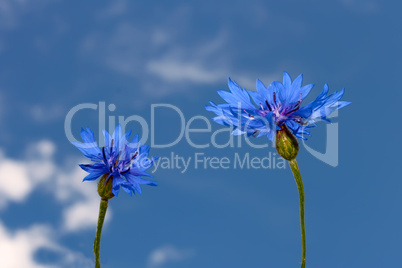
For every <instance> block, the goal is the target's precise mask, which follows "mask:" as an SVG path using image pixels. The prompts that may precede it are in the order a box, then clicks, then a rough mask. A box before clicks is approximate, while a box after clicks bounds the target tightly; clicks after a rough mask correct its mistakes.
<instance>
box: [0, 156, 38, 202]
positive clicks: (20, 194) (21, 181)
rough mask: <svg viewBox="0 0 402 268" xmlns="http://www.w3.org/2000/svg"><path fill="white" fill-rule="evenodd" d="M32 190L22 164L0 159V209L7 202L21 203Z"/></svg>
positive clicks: (25, 168)
mask: <svg viewBox="0 0 402 268" xmlns="http://www.w3.org/2000/svg"><path fill="white" fill-rule="evenodd" d="M32 188H33V183H32V181H31V180H30V179H29V175H28V169H27V167H26V166H25V164H24V163H23V162H19V161H14V160H8V159H4V158H2V159H0V208H1V207H5V206H6V204H7V203H8V202H9V201H16V202H21V201H23V200H24V199H25V197H26V196H27V195H28V194H29V193H30V192H31V190H32Z"/></svg>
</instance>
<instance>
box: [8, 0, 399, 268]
mask: <svg viewBox="0 0 402 268" xmlns="http://www.w3.org/2000/svg"><path fill="white" fill-rule="evenodd" d="M401 8H402V6H401V4H400V3H398V2H397V1H381V2H380V1H376V0H372V1H363V0H338V1H325V2H324V1H312V0H307V1H302V2H300V1H249V2H248V3H245V2H243V3H241V2H233V1H198V2H188V1H160V2H149V1H135V2H129V1H121V0H119V1H103V2H101V3H95V2H80V3H78V2H76V3H75V4H74V3H72V2H71V1H61V0H60V1H46V0H41V1H39V0H37V1H11V0H3V1H1V2H0V126H1V129H2V130H1V131H0V142H1V144H0V148H1V151H2V154H3V156H2V158H1V159H0V166H1V163H2V162H3V164H4V163H5V161H8V160H10V161H14V162H18V163H20V164H21V165H24V163H28V162H29V161H31V162H32V156H30V155H29V152H30V151H29V148H31V147H32V146H34V145H35V144H38V143H39V142H40V141H43V140H46V141H47V142H48V143H51V144H53V145H54V147H55V152H54V154H51V156H49V157H50V158H51V159H48V161H51V162H52V163H53V165H54V166H55V168H56V171H55V173H54V174H53V175H51V176H47V177H46V176H45V175H43V176H44V177H46V178H44V179H43V180H41V181H39V182H35V183H34V184H33V186H32V187H31V189H30V191H29V192H27V193H26V194H25V195H24V197H23V198H22V199H21V200H19V201H18V202H17V201H15V200H13V199H7V197H3V198H4V200H6V201H4V202H5V203H6V205H4V206H3V207H1V208H0V221H1V225H2V226H3V227H4V228H6V230H7V231H6V233H9V234H10V237H13V235H15V234H16V233H17V232H19V231H24V230H28V229H30V228H31V227H32V226H35V225H45V226H47V227H46V228H47V230H50V231H51V232H52V235H49V236H48V237H49V239H51V240H52V241H53V242H54V244H55V245H58V246H60V247H62V248H63V249H62V250H59V249H57V247H56V246H47V247H44V248H42V247H37V248H34V249H33V250H32V251H31V255H30V256H31V257H32V260H31V265H32V267H34V266H33V263H36V264H38V265H42V266H43V267H50V266H51V265H56V266H60V267H74V266H77V265H78V266H81V267H85V266H89V267H91V265H92V264H91V262H92V258H93V256H92V254H93V253H92V243H93V238H94V233H95V228H96V227H95V225H94V223H93V221H90V220H89V223H88V225H83V226H78V227H77V228H75V229H74V230H67V229H68V228H67V229H66V228H64V227H63V226H64V225H65V223H64V221H65V218H64V217H63V215H64V214H63V213H65V211H66V210H67V209H68V208H69V207H70V206H71V205H74V204H75V202H78V201H76V200H75V199H74V198H75V197H74V196H75V195H76V194H77V191H79V190H77V189H75V188H74V189H75V190H72V192H71V193H70V195H71V196H69V197H68V198H67V199H66V200H67V201H63V200H61V199H60V198H59V197H58V194H57V193H56V192H57V191H59V190H60V189H59V190H57V189H56V188H57V187H58V186H56V185H57V182H55V180H58V178H59V177H58V175H57V173H61V172H64V173H65V177H71V178H70V179H71V182H69V180H65V181H64V182H65V183H67V184H69V183H72V184H73V183H74V182H72V180H74V181H77V180H79V181H80V180H81V179H82V177H83V176H85V172H82V173H77V174H78V175H77V174H75V175H74V176H72V173H71V170H73V169H76V167H77V163H83V162H85V163H86V162H88V160H85V159H83V158H82V156H81V155H80V153H79V151H78V150H77V149H76V148H75V147H74V146H72V145H71V144H70V143H69V141H68V140H67V138H66V135H65V130H64V120H65V116H66V114H67V112H68V111H69V110H70V109H71V108H72V107H74V106H75V105H77V104H80V103H94V104H98V105H99V102H105V103H106V105H109V104H114V105H115V106H116V110H115V111H107V113H106V116H107V118H106V122H107V124H109V122H110V121H109V117H110V116H111V117H115V118H116V121H117V116H124V117H128V116H131V115H139V116H141V117H144V118H145V119H146V120H148V122H150V121H149V120H150V116H151V108H150V107H151V105H152V104H158V103H168V104H172V105H175V106H176V107H178V108H179V109H180V110H181V111H182V112H183V114H184V115H185V117H186V122H187V121H188V119H190V118H191V117H193V116H197V115H201V116H205V117H208V118H210V117H212V116H213V114H211V113H209V112H207V111H206V110H205V109H204V105H205V104H207V103H208V101H209V100H213V101H214V102H216V103H222V102H223V101H222V100H221V99H220V97H219V96H218V94H217V93H216V91H217V90H219V89H225V90H226V89H227V84H226V82H227V78H228V77H229V76H230V77H231V78H232V79H234V80H235V81H237V82H238V83H239V84H240V85H241V86H243V87H246V88H248V89H254V88H255V86H254V85H255V79H256V78H259V79H261V80H262V81H263V82H264V83H265V84H266V85H268V84H269V83H270V82H271V81H273V80H281V79H282V71H284V70H285V71H287V72H289V73H290V75H291V76H292V78H295V77H296V76H297V75H299V74H300V73H303V75H304V84H307V83H315V87H314V88H313V90H312V92H311V93H310V95H311V96H309V97H308V100H312V99H313V98H314V97H315V95H317V94H318V93H319V92H320V91H321V89H322V87H323V85H324V84H325V83H328V84H329V88H330V92H333V91H335V90H340V89H342V88H346V93H345V95H344V98H343V100H346V101H351V102H352V105H350V106H348V107H346V108H344V109H342V110H341V111H340V112H339V116H338V117H337V118H335V119H334V122H336V123H339V165H338V166H337V167H332V166H330V165H327V164H325V163H323V162H321V161H320V160H318V159H316V158H315V157H313V156H312V155H311V154H309V153H308V152H307V151H306V150H305V148H304V147H303V146H301V151H300V153H299V156H298V161H299V165H300V168H301V172H302V176H303V179H304V186H305V193H306V228H307V267H311V268H313V267H326V268H331V267H400V266H401V265H402V257H401V256H402V255H401V252H402V245H401V238H402V232H401V226H402V216H401V215H402V212H401V209H400V208H401V205H402V195H401V189H402V188H401V187H402V183H401V180H400V176H398V175H397V174H398V173H397V170H398V168H399V165H400V150H401V148H402V147H401V142H400V139H399V133H400V132H401V130H402V129H401V125H400V122H401V119H400V115H401V112H402V111H401V105H400V102H401V97H402V94H401V92H402V90H401V88H400V84H401V83H400V71H401V68H400V63H401V61H402V57H401V51H400V49H401V45H402V37H401V34H400V32H401V27H400V26H401V23H402V19H401V17H400V10H401ZM161 111H162V110H160V112H158V113H157V114H156V122H155V125H156V133H155V140H156V141H157V142H158V143H163V142H169V141H172V140H174V139H175V137H177V136H178V133H179V131H180V124H179V117H178V115H177V113H175V112H174V111H172V110H167V111H165V112H161ZM112 125H113V122H112ZM197 125H198V126H199V127H204V126H205V123H202V122H201V121H199V122H197V123H194V125H193V127H197ZM72 126H73V127H72V129H73V133H74V135H75V136H76V137H79V129H80V127H81V126H89V127H90V128H91V129H93V130H94V132H95V133H96V134H97V133H98V130H99V129H98V128H99V120H98V110H97V111H95V110H85V111H82V112H80V113H77V115H76V116H75V117H74V120H73V124H72ZM127 128H132V129H134V132H139V133H140V134H141V128H140V126H139V125H138V124H136V123H135V122H132V123H130V124H129V125H128V127H127ZM221 128H222V127H221V126H219V125H217V124H215V123H212V130H213V131H215V130H219V129H221ZM225 135H226V136H225ZM312 135H313V137H312V138H310V139H309V140H308V141H307V144H308V145H309V146H310V147H312V148H316V149H317V150H319V151H325V146H324V145H325V137H326V136H325V135H326V126H325V124H322V123H321V124H318V127H316V128H314V129H313V130H312ZM210 136H211V133H203V134H193V136H192V138H193V140H194V142H197V143H208V142H210ZM219 138H220V141H221V142H222V143H223V142H225V141H227V139H228V138H229V136H228V135H227V133H226V134H221V136H220V137H219ZM253 142H256V143H260V144H262V143H268V141H267V139H266V138H260V139H259V140H258V141H253ZM147 143H148V144H149V143H150V140H149V139H148V141H147ZM171 152H174V153H175V154H179V155H181V156H191V157H194V153H195V152H201V153H204V154H205V155H206V156H218V157H223V156H228V157H229V158H231V159H233V155H234V154H235V153H239V154H240V155H244V154H245V153H247V152H248V153H250V156H252V157H254V156H257V157H260V158H261V157H264V156H266V155H267V154H268V153H269V152H271V153H274V152H275V149H274V148H272V144H271V143H269V148H268V149H254V148H251V147H250V146H248V145H246V144H245V142H244V138H243V144H242V146H241V147H238V146H235V148H225V149H217V148H213V147H212V146H210V147H209V148H206V149H194V148H192V147H191V146H190V145H189V144H188V143H187V141H186V140H185V139H182V140H181V141H180V142H179V143H178V144H177V145H175V146H173V147H171V148H165V149H163V148H160V149H158V148H153V149H151V155H158V156H160V157H164V156H170V154H171ZM33 158H35V157H33ZM7 159H8V160H7ZM31 162H29V163H31ZM27 165H28V164H27ZM42 171H43V167H41V165H40V163H39V164H38V165H32V166H29V170H28V173H29V174H30V173H33V172H39V173H40V172H42ZM77 172H78V171H77ZM0 174H2V177H0V180H2V181H3V183H1V184H0V185H4V184H8V185H10V184H11V185H13V184H14V180H13V176H14V174H13V173H12V172H11V173H10V172H8V173H7V172H3V173H0ZM5 175H7V176H5ZM153 175H154V176H155V179H156V180H157V181H158V183H159V186H158V187H156V188H151V187H147V186H144V187H143V194H142V195H137V196H136V197H133V198H130V197H129V196H128V195H126V194H125V193H124V192H122V193H121V194H120V195H119V196H118V197H117V198H113V199H112V200H111V201H110V211H111V212H112V213H111V214H110V215H108V216H110V219H109V221H108V222H106V224H105V228H104V231H103V237H102V249H101V259H102V263H103V266H102V267H194V268H198V267H233V268H235V267H298V265H299V263H300V260H301V239H300V224H299V205H298V194H297V188H296V185H295V182H294V179H293V177H292V174H291V171H290V169H289V167H288V166H286V168H285V169H251V168H250V169H246V168H244V169H216V170H215V169H212V168H208V169H195V168H194V166H192V167H191V168H190V169H189V170H187V171H186V172H185V173H184V174H182V173H181V170H178V169H171V170H168V169H159V170H157V171H156V172H155V173H154V174H153ZM29 176H30V175H29ZM29 176H28V177H29ZM29 178H30V177H29ZM75 183H76V182H75ZM80 183H81V182H80ZM83 184H91V182H86V183H83ZM93 184H95V183H93ZM15 187H18V185H15ZM66 187H67V188H68V186H66ZM0 189H1V186H0ZM91 189H93V190H94V191H95V189H94V188H91ZM11 191H12V190H11ZM0 192H1V191H0ZM81 194H82V195H84V196H85V192H84V193H81ZM88 195H90V193H88ZM91 195H93V193H91ZM77 198H78V197H77ZM80 198H84V199H85V197H82V196H81V197H80ZM77 200H78V199H77ZM95 220H96V219H95ZM10 241H11V240H10ZM28 241H29V239H28ZM7 243H8V242H7ZM9 244H10V243H9ZM10 245H11V244H10ZM16 247H17V246H16ZM61 252H70V253H71V254H72V256H73V257H72V258H73V259H74V258H75V259H74V260H72V261H68V260H66V259H65V258H64V257H63V256H62V253H61ZM158 252H159V254H160V256H159V257H161V256H162V257H161V258H160V259H159V261H158V260H156V259H157V257H155V256H157V255H158V254H157V253H158ZM77 256H79V257H77ZM1 263H2V259H0V266H3V265H1ZM77 263H80V264H77ZM16 267H27V266H23V265H22V264H21V266H16ZM40 267H41V266H40Z"/></svg>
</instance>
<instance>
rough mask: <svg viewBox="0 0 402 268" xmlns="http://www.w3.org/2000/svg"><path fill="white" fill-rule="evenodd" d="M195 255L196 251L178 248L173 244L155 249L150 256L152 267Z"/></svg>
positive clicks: (150, 265)
mask: <svg viewBox="0 0 402 268" xmlns="http://www.w3.org/2000/svg"><path fill="white" fill-rule="evenodd" d="M193 256H194V251H193V250H190V249H177V248H176V247H174V246H172V245H165V246H161V247H159V248H157V249H155V250H153V251H152V252H151V253H150V254H149V257H148V265H149V267H150V268H154V267H162V266H163V265H165V264H166V263H169V262H179V261H183V260H186V259H188V258H191V257H193Z"/></svg>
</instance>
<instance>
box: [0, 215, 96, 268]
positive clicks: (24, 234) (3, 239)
mask: <svg viewBox="0 0 402 268" xmlns="http://www.w3.org/2000/svg"><path fill="white" fill-rule="evenodd" d="M56 237H57V234H56V233H55V231H54V230H53V229H52V228H51V227H50V226H47V225H32V226H30V227H29V228H27V229H19V230H15V231H12V230H9V229H8V228H7V227H6V226H4V224H3V223H2V222H0V260H1V265H2V267H10V268H11V267H24V268H50V267H55V264H56V265H57V266H58V267H84V268H85V267H93V265H92V261H91V260H89V259H87V258H86V257H84V256H83V255H82V254H81V253H79V252H74V251H71V250H69V249H68V248H65V247H63V246H61V245H60V244H59V243H58V242H57V241H56ZM38 250H47V251H50V252H53V253H56V254H57V255H58V256H59V258H58V260H57V261H56V263H53V264H42V263H39V262H38V260H37V258H36V253H37V252H38Z"/></svg>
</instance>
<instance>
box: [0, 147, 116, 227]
mask: <svg viewBox="0 0 402 268" xmlns="http://www.w3.org/2000/svg"><path fill="white" fill-rule="evenodd" d="M55 151H56V147H55V145H54V143H52V142H50V141H48V140H43V141H39V142H37V143H33V144H31V145H30V146H29V147H28V148H27V149H26V157H25V159H24V160H16V159H12V158H9V157H7V156H6V155H5V154H4V153H2V155H1V156H0V208H1V209H3V210H4V209H6V208H7V205H8V204H9V203H10V202H18V203H21V204H22V203H23V202H24V200H26V198H27V197H28V196H29V195H30V194H31V193H32V192H34V191H35V190H37V189H38V188H39V187H40V188H41V189H45V190H46V189H47V190H48V191H49V193H51V194H52V195H53V196H54V198H55V199H56V200H58V201H59V203H60V206H61V207H62V209H63V217H64V220H63V226H62V228H63V230H65V231H68V232H71V231H77V230H81V229H85V228H88V227H94V226H96V223H97V209H98V205H99V196H98V194H97V191H96V184H94V183H83V182H82V178H84V177H85V175H86V174H85V172H84V171H82V170H81V169H80V168H79V167H78V163H77V162H76V161H74V162H70V163H66V164H65V166H58V165H57V164H56V163H55V161H54V157H53V156H54V154H55ZM110 218H111V210H110V211H108V217H107V219H106V220H107V221H109V220H110Z"/></svg>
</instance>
